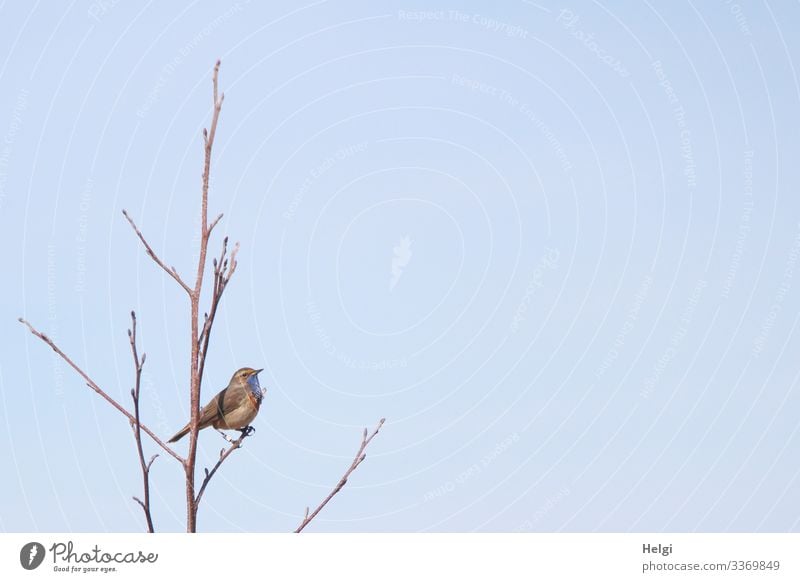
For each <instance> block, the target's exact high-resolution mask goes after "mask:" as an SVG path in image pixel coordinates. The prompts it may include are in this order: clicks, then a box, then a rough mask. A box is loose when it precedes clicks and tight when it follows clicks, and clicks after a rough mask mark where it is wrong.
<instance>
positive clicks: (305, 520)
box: [294, 418, 386, 533]
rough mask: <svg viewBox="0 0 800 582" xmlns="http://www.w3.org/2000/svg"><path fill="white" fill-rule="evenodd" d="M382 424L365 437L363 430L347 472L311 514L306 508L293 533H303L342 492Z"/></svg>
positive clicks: (364, 456) (379, 423) (384, 420)
mask: <svg viewBox="0 0 800 582" xmlns="http://www.w3.org/2000/svg"><path fill="white" fill-rule="evenodd" d="M384 422H386V419H385V418H382V419H381V420H380V422H378V425H377V426H376V427H375V430H373V431H372V434H369V435H367V429H366V428H365V429H364V433H363V435H362V436H361V446H360V447H359V448H358V452H356V456H355V457H354V458H353V462H352V463H351V464H350V467H349V468H348V469H347V471H345V474H344V475H343V476H342V478H341V479H339V482H338V483H337V484H336V487H334V488H333V491H331V492H330V493H328V496H327V497H326V498H325V499H323V500H322V503H320V504H319V505H318V506H317V508H316V509H315V510H314V511H313V512H311V514H309V513H308V508H307V507H306V514H305V517H304V518H303V521H302V522H301V523H300V525H299V526H298V528H297V529H296V530H294V533H300V532H301V531H303V529H304V528H305V527H306V526H307V525H308V524H309V523H311V520H312V519H314V518H315V517H316V516H317V514H318V513H319V512H320V511H322V508H323V507H325V506H326V505H327V504H328V502H329V501H330V500H331V499H333V497H334V495H336V494H337V493H339V491H341V490H342V487H344V486H345V484H346V483H347V479H348V478H349V477H350V475H351V474H352V473H353V471H355V470H356V469H357V468H358V466H359V465H360V464H361V463H362V462H363V461H364V459H366V458H367V455H366V453H365V452H364V451H365V450H366V448H367V445H369V443H370V441H372V439H373V438H375V435H377V434H378V431H379V430H381V427H382V426H383V423H384Z"/></svg>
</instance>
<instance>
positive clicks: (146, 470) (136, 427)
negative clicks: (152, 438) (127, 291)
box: [128, 311, 158, 533]
mask: <svg viewBox="0 0 800 582" xmlns="http://www.w3.org/2000/svg"><path fill="white" fill-rule="evenodd" d="M128 339H129V340H130V343H131V355H132V356H133V366H134V369H135V379H136V380H135V384H134V387H133V389H132V390H131V398H133V415H134V417H135V418H136V422H135V423H133V422H132V423H131V428H133V438H134V439H136V451H137V452H138V453H139V464H140V465H141V467H142V481H143V489H144V501H142V500H141V499H139V498H138V497H134V500H135V501H136V502H137V503H138V504H139V505H141V506H142V511H144V517H145V520H146V521H147V531H148V532H149V533H154V532H155V529H154V528H153V516H152V514H151V513H150V467H151V466H152V465H153V461H155V460H156V457H158V455H153V456H152V457H151V458H150V462H149V463H148V462H146V461H145V460H144V449H143V448H142V425H141V422H140V421H139V389H140V388H141V385H142V368H144V361H145V360H146V359H147V354H144V353H143V354H142V357H141V359H139V352H138V350H137V348H136V312H135V311H131V329H129V330H128Z"/></svg>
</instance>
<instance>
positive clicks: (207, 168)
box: [184, 61, 225, 532]
mask: <svg viewBox="0 0 800 582" xmlns="http://www.w3.org/2000/svg"><path fill="white" fill-rule="evenodd" d="M219 67H220V61H217V63H216V65H214V74H213V77H212V83H213V99H214V109H213V113H212V116H211V126H210V129H208V130H203V142H204V160H203V181H202V197H201V200H200V256H199V257H198V260H197V277H196V279H195V284H194V289H192V290H191V291H190V293H189V297H190V298H191V341H192V343H191V368H190V375H191V376H190V378H191V381H190V387H189V392H190V400H191V403H190V404H191V419H190V421H189V424H190V431H189V453H188V454H187V456H186V461H185V463H184V469H185V472H186V530H187V531H189V532H194V531H196V530H197V502H196V497H195V487H194V470H195V464H196V461H197V433H198V430H199V427H198V422H199V419H200V387H201V384H202V381H203V373H202V372H203V367H201V362H200V357H201V356H200V351H201V347H200V342H199V338H200V329H199V328H200V325H199V321H198V319H199V315H200V295H201V291H202V289H203V275H204V273H205V268H206V254H207V252H208V239H209V237H210V235H211V230H212V229H213V228H214V226H216V224H217V222H218V221H219V219H220V217H217V218H216V219H215V220H214V221H213V222H212V223H211V224H210V225H209V223H208V185H209V182H210V176H211V152H212V149H213V147H214V138H215V137H216V135H217V123H218V121H219V115H220V112H221V111H222V101H223V99H224V98H225V96H224V95H220V94H219V92H218V86H219ZM218 301H219V296H218V295H215V297H214V298H213V299H212V307H211V310H210V311H211V312H215V311H216V305H215V303H217V302H218ZM211 323H213V320H212V322H211ZM211 323H209V324H208V330H207V332H206V334H205V335H206V341H207V338H208V335H209V333H210V327H211ZM204 327H205V325H204ZM203 360H205V358H203ZM203 366H204V364H203Z"/></svg>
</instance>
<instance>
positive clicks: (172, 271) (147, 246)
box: [122, 210, 192, 295]
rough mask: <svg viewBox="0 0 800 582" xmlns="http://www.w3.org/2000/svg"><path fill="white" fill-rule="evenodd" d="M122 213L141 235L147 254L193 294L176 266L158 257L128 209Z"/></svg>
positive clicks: (138, 234)
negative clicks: (169, 265) (170, 265)
mask: <svg viewBox="0 0 800 582" xmlns="http://www.w3.org/2000/svg"><path fill="white" fill-rule="evenodd" d="M122 215H123V216H124V217H125V218H126V219H127V220H128V223H129V224H130V225H131V228H133V231H134V232H135V233H136V236H138V237H139V240H140V241H142V244H143V245H144V249H145V251H147V254H148V255H149V257H150V258H151V259H153V260H154V261H155V263H156V264H157V265H158V266H159V267H161V268H162V269H164V270H165V271H166V272H167V273H168V274H169V276H170V277H172V278H173V279H175V280H176V281H177V282H178V285H180V286H181V287H183V290H184V291H186V292H187V293H188V294H189V295H191V294H192V290H191V289H190V288H189V286H188V285H187V284H186V283H184V282H183V279H181V276H180V275H178V271H177V270H175V267H167V265H166V264H165V263H164V261H162V260H161V259H159V258H158V255H156V253H155V251H153V248H152V247H151V246H150V244H149V243H148V242H147V239H145V238H144V235H143V234H142V231H141V230H139V227H138V226H136V223H135V222H133V219H132V218H131V217H130V216H129V215H128V211H127V210H123V211H122Z"/></svg>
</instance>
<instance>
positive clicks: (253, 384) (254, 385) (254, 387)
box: [247, 374, 263, 402]
mask: <svg viewBox="0 0 800 582" xmlns="http://www.w3.org/2000/svg"><path fill="white" fill-rule="evenodd" d="M247 386H248V388H250V391H251V392H252V393H253V394H254V395H255V397H256V400H258V402H261V397H262V396H263V395H262V393H261V385H260V384H259V383H258V375H257V374H253V375H252V376H250V377H249V378H248V379H247Z"/></svg>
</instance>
